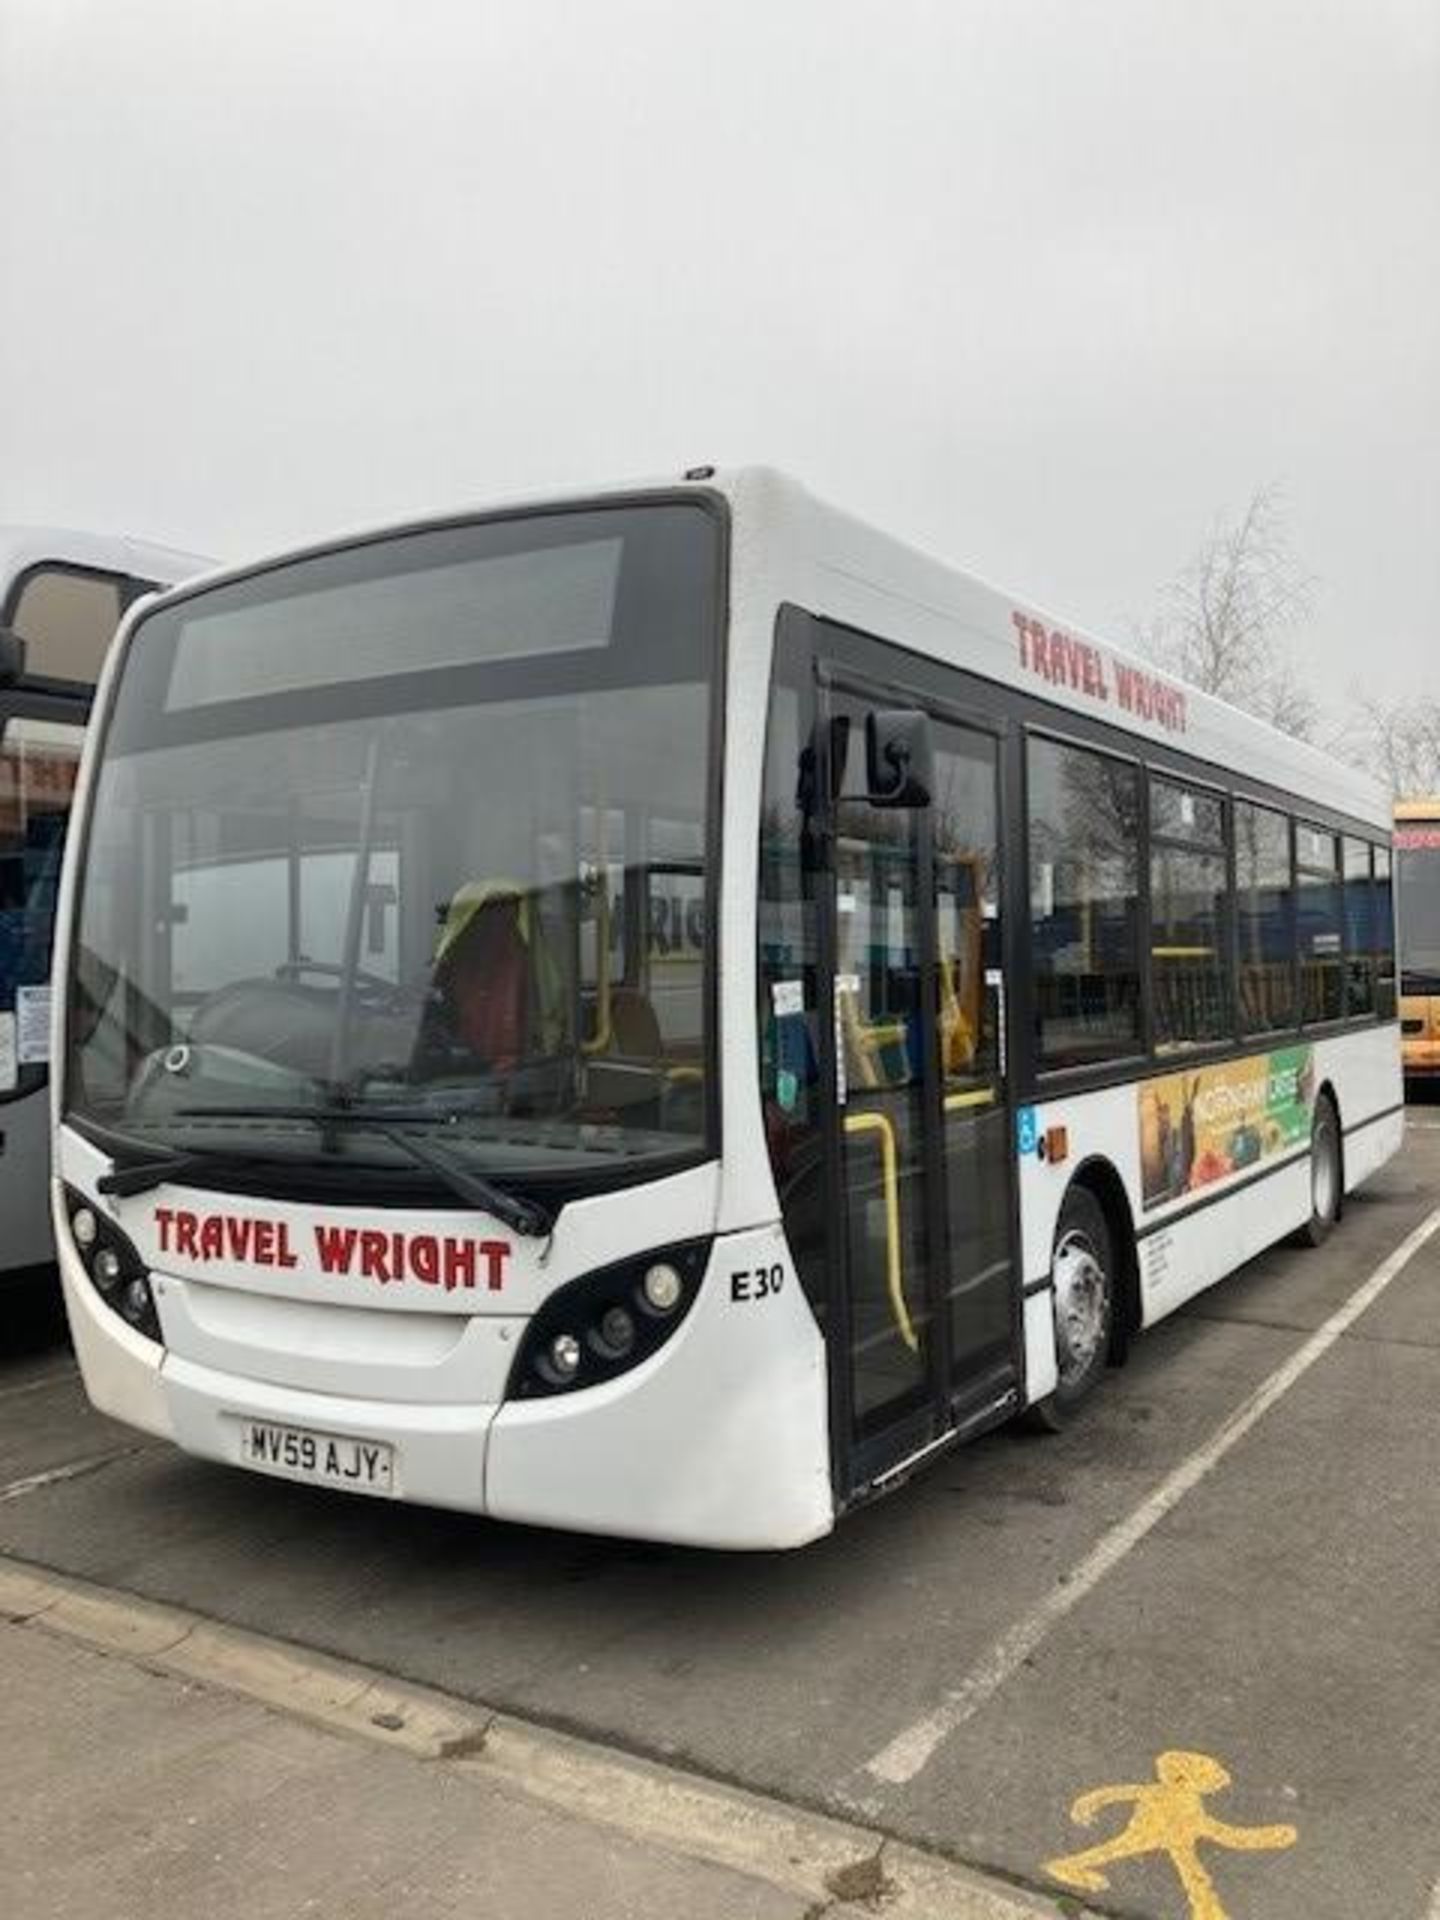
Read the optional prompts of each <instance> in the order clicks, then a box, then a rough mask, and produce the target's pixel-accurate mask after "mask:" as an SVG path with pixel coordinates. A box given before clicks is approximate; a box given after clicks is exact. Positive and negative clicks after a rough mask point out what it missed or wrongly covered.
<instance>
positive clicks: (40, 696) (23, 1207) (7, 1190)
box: [0, 527, 203, 1283]
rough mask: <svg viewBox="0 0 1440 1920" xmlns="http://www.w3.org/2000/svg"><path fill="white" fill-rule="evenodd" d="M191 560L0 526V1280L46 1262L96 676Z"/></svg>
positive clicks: (129, 543) (99, 538) (49, 530)
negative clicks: (154, 597) (63, 900)
mask: <svg viewBox="0 0 1440 1920" xmlns="http://www.w3.org/2000/svg"><path fill="white" fill-rule="evenodd" d="M202 564H203V563H202V562H200V561H198V560H196V559H194V558H193V557H192V556H190V555H188V554H181V553H175V552H172V551H171V550H169V549H168V548H164V547H153V546H146V545H143V544H142V543H141V542H139V541H136V540H125V539H114V538H106V537H104V536H103V535H100V534H95V533H77V532H75V531H73V530H70V529H65V528H58V527H0V633H3V634H5V635H8V638H7V639H5V640H4V641H3V643H0V1283H9V1282H11V1281H14V1280H17V1279H20V1278H22V1277H28V1276H30V1275H31V1274H33V1273H36V1272H39V1271H42V1270H48V1263H50V1262H51V1261H52V1260H53V1258H54V1252H53V1247H52V1244H51V1238H50V1179H49V1156H50V1105H49V1095H48V1088H47V1078H48V1061H49V1054H50V1016H49V984H48V983H49V979H50V937H51V931H52V926H53V921H54V912H55V892H56V887H57V885H58V883H59V878H60V852H61V847H62V845H63V842H64V835H65V822H66V820H67V818H68V816H69V812H70V801H71V796H72V794H73V793H74V789H75V770H76V767H77V765H78V762H79V757H80V741H81V737H82V733H83V729H84V725H85V716H86V713H87V712H88V710H89V706H90V697H91V694H92V692H93V690H94V686H95V677H96V675H97V673H98V672H99V670H100V662H101V660H102V659H103V658H104V655H105V649H106V648H107V647H108V646H109V644H110V642H111V640H112V639H113V638H114V634H115V629H116V627H117V626H118V625H119V623H120V617H121V615H122V614H123V613H124V612H125V610H126V608H127V607H129V606H131V605H132V604H133V603H134V602H135V601H136V600H137V599H139V597H140V596H141V595H142V594H146V593H152V592H154V591H156V589H157V588H159V587H160V586H162V585H163V586H170V585H173V584H174V583H175V582H176V581H177V580H182V579H184V578H185V577H186V575H187V574H191V573H195V572H196V571H197V570H198V569H199V568H200V566H201V565H202ZM17 642H19V643H20V644H17Z"/></svg>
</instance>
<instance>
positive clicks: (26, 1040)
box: [0, 716, 82, 1099]
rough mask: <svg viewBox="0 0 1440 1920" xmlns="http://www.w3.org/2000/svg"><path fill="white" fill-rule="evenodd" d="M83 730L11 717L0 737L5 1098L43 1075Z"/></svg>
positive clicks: (1, 1073) (0, 1086)
mask: <svg viewBox="0 0 1440 1920" xmlns="http://www.w3.org/2000/svg"><path fill="white" fill-rule="evenodd" d="M81 738H82V734H81V729H80V728H79V727H76V726H70V725H68V724H66V723H65V722H63V721H52V720H27V719H25V718H23V717H19V716H17V717H16V718H13V719H11V720H9V721H8V722H7V723H6V724H5V727H4V732H3V736H0V1099H3V1098H4V1096H5V1095H6V1094H10V1093H15V1092H17V1091H18V1092H25V1091H27V1090H28V1089H29V1088H30V1087H32V1086H38V1085H39V1083H40V1081H41V1080H42V1079H43V1078H44V1071H45V1063H46V1060H47V1058H48V1051H49V1022H48V1001H47V999H46V995H47V991H48V989H47V986H46V983H47V981H48V980H49V978H50V942H51V937H52V935H53V933H54V930H55V889H56V886H57V884H58V882H59V877H60V855H61V852H62V850H63V847H64V843H65V823H66V821H67V820H68V819H69V817H70V802H71V798H72V796H73V794H74V791H75V769H76V766H77V765H78V763H79V758H80V742H81Z"/></svg>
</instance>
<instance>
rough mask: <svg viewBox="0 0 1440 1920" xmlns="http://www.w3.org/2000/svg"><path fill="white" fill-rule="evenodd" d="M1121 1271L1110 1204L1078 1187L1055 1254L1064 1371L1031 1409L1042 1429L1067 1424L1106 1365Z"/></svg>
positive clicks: (1059, 1357) (1058, 1356)
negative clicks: (1106, 1207) (1108, 1216)
mask: <svg viewBox="0 0 1440 1920" xmlns="http://www.w3.org/2000/svg"><path fill="white" fill-rule="evenodd" d="M1115 1274H1116V1267H1115V1248H1114V1244H1113V1242H1112V1239H1111V1234H1110V1223H1109V1221H1108V1220H1107V1219H1106V1218H1105V1210H1104V1208H1103V1207H1102V1206H1101V1205H1100V1202H1099V1201H1098V1200H1097V1199H1096V1198H1095V1195H1094V1194H1093V1193H1091V1192H1090V1191H1089V1189H1088V1188H1086V1187H1072V1188H1071V1189H1070V1191H1069V1193H1067V1194H1066V1196H1065V1204H1064V1206H1063V1207H1062V1208H1061V1209H1060V1223H1059V1225H1058V1226H1057V1227H1056V1229H1055V1250H1054V1252H1053V1253H1052V1254H1051V1256H1050V1278H1051V1281H1052V1284H1053V1287H1054V1308H1055V1361H1056V1367H1057V1370H1058V1376H1059V1377H1058V1379H1057V1380H1056V1383H1055V1391H1054V1392H1053V1393H1052V1394H1050V1395H1049V1397H1048V1398H1047V1399H1044V1400H1039V1401H1037V1402H1036V1404H1035V1405H1034V1406H1033V1407H1031V1408H1029V1409H1028V1411H1027V1414H1026V1420H1027V1424H1028V1425H1030V1426H1031V1427H1033V1428H1036V1429H1038V1430H1039V1431H1040V1432H1042V1433H1058V1432H1059V1431H1060V1430H1061V1429H1062V1428H1063V1427H1065V1426H1067V1425H1068V1424H1069V1422H1070V1419H1071V1417H1072V1416H1073V1415H1074V1413H1075V1412H1076V1411H1077V1409H1078V1408H1079V1406H1080V1403H1081V1401H1082V1400H1084V1399H1085V1398H1086V1397H1087V1396H1088V1395H1089V1394H1090V1393H1091V1392H1092V1391H1093V1390H1094V1387H1095V1385H1096V1382H1097V1381H1098V1380H1099V1378H1100V1375H1101V1374H1102V1373H1103V1372H1104V1370H1105V1363H1106V1361H1107V1360H1108V1358H1109V1355H1110V1341H1111V1336H1112V1334H1113V1332H1114V1329H1115Z"/></svg>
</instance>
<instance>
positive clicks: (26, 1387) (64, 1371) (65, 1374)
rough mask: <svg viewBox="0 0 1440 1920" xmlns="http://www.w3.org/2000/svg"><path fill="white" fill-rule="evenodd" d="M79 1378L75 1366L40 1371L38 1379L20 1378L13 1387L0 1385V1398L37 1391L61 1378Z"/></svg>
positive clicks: (56, 1382)
mask: <svg viewBox="0 0 1440 1920" xmlns="http://www.w3.org/2000/svg"><path fill="white" fill-rule="evenodd" d="M79 1378H80V1373H79V1369H78V1368H76V1367H64V1368H61V1369H60V1370H59V1371H58V1372H55V1373H42V1374H41V1375H40V1377H39V1379H38V1380H22V1381H21V1382H20V1384H19V1385H18V1386H15V1387H0V1400H15V1399H18V1398H19V1396H20V1395H21V1394H22V1393H39V1392H40V1390H41V1388H42V1387H53V1386H57V1385H58V1384H59V1382H60V1381H62V1380H78V1379H79Z"/></svg>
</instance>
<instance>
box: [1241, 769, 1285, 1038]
mask: <svg viewBox="0 0 1440 1920" xmlns="http://www.w3.org/2000/svg"><path fill="white" fill-rule="evenodd" d="M1235 905H1236V912H1237V915H1238V918H1239V931H1240V1030H1241V1032H1242V1033H1274V1032H1276V1031H1278V1030H1280V1029H1282V1028H1285V1027H1293V1026H1294V1025H1295V1024H1296V1020H1295V918H1294V911H1295V909H1294V880H1293V876H1292V874H1291V871H1290V822H1289V820H1288V819H1287V818H1286V817H1285V815H1284V814H1283V813H1272V812H1271V810H1270V809H1269V808H1268V807H1256V806H1252V805H1251V804H1250V802H1249V801H1246V800H1241V801H1238V802H1237V803H1236V807H1235Z"/></svg>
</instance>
